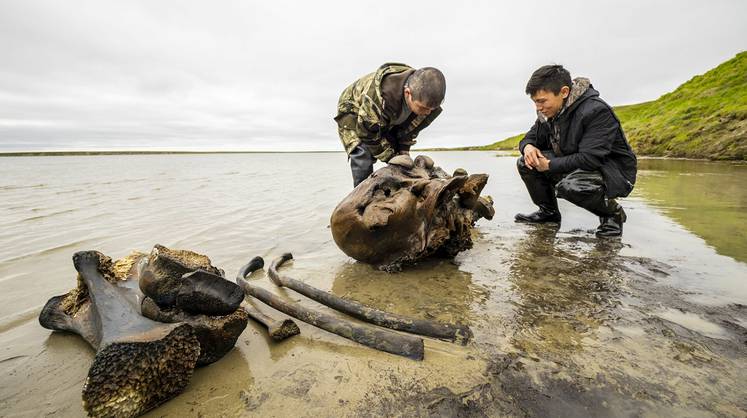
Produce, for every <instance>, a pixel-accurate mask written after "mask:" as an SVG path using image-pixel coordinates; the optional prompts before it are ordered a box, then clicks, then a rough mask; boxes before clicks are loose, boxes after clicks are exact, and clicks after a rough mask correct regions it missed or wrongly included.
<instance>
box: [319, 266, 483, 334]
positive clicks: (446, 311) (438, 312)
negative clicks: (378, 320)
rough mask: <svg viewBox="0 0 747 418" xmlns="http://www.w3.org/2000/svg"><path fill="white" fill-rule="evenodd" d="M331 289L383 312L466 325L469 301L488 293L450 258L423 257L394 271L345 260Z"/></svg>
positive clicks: (341, 295) (477, 299)
mask: <svg viewBox="0 0 747 418" xmlns="http://www.w3.org/2000/svg"><path fill="white" fill-rule="evenodd" d="M331 292H332V293H334V294H335V295H337V296H340V297H344V298H347V299H353V300H356V301H358V302H361V303H363V304H366V305H369V306H372V307H375V308H377V309H381V310H384V311H389V312H393V313H398V314H401V315H406V316H411V317H413V318H422V319H435V320H439V321H444V322H459V323H463V324H465V325H469V324H470V322H471V320H472V319H473V318H472V316H473V313H472V312H471V310H470V306H471V305H472V303H475V302H478V303H479V302H481V301H483V300H485V299H487V296H488V292H487V291H486V290H485V289H484V288H482V287H481V286H478V285H475V284H473V283H472V274H471V273H467V272H464V271H461V270H459V267H458V266H457V265H455V264H454V263H453V262H451V261H449V260H426V261H423V262H421V263H418V264H417V265H416V266H413V267H410V268H407V269H405V270H404V271H402V272H400V273H397V274H390V273H384V272H380V271H377V270H375V269H374V268H372V267H371V266H369V265H367V264H363V263H357V262H354V263H346V264H344V265H342V266H340V268H339V269H338V270H337V273H336V275H335V280H334V283H333V284H332V290H331Z"/></svg>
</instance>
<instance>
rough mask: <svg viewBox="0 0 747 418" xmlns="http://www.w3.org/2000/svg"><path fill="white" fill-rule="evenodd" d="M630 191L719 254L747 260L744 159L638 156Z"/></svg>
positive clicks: (746, 187) (746, 188) (745, 165)
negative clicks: (635, 178)
mask: <svg viewBox="0 0 747 418" xmlns="http://www.w3.org/2000/svg"><path fill="white" fill-rule="evenodd" d="M638 168H639V177H638V182H637V183H636V187H635V191H634V192H633V195H634V196H641V197H643V198H645V199H646V200H647V201H649V202H650V203H651V204H652V205H654V206H656V207H658V208H660V209H661V210H663V211H664V213H665V214H666V215H667V216H669V217H671V218H672V219H674V220H675V221H677V222H678V223H680V224H681V225H682V226H684V227H685V228H687V229H689V230H690V231H692V232H693V233H695V234H697V235H698V236H700V237H701V238H703V239H704V240H706V242H708V244H709V245H711V246H713V247H714V248H715V249H716V251H717V252H718V253H719V254H723V255H727V256H729V257H733V258H735V259H737V260H739V261H742V262H747V164H729V163H712V162H705V161H689V160H648V159H644V160H640V161H639V164H638Z"/></svg>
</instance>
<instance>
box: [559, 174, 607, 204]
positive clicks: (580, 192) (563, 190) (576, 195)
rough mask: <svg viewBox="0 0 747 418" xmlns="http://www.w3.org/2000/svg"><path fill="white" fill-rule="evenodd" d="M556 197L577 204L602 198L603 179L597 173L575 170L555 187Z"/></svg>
mask: <svg viewBox="0 0 747 418" xmlns="http://www.w3.org/2000/svg"><path fill="white" fill-rule="evenodd" d="M555 191H556V193H557V196H558V197H559V198H561V199H565V200H567V201H569V202H571V203H575V204H579V203H580V202H584V201H586V200H588V199H589V198H591V197H595V196H604V192H605V190H604V178H603V177H602V173H600V172H598V171H583V170H576V171H574V172H572V173H570V174H568V175H567V176H565V177H564V178H563V179H562V180H560V181H559V182H558V184H556V185H555Z"/></svg>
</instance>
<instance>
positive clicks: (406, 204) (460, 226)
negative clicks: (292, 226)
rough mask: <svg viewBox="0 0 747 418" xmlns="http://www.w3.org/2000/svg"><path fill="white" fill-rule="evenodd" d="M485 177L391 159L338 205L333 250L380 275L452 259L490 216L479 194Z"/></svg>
mask: <svg viewBox="0 0 747 418" xmlns="http://www.w3.org/2000/svg"><path fill="white" fill-rule="evenodd" d="M487 181H488V176H487V174H473V175H467V173H466V172H465V171H464V170H461V169H459V170H457V171H456V172H455V173H454V175H453V176H450V175H448V174H447V173H446V172H445V171H443V170H442V169H441V168H440V167H437V166H435V165H434V164H433V160H431V159H430V158H429V157H426V156H423V155H421V156H418V157H417V158H415V161H414V162H413V161H412V159H411V158H410V157H409V156H406V155H401V156H397V157H394V158H392V159H391V160H390V161H389V164H388V165H387V166H386V167H383V168H381V169H379V170H377V171H376V172H375V173H373V174H372V175H371V176H370V177H369V178H368V179H366V180H365V181H363V182H362V183H361V184H359V185H358V187H356V188H355V189H353V191H352V192H351V193H350V194H349V195H348V196H347V197H345V199H343V201H342V202H340V204H339V205H337V207H336V208H335V210H334V212H333V213H332V219H331V229H332V236H333V237H334V240H335V242H336V243H337V246H338V247H340V249H342V251H343V252H345V254H347V255H348V256H350V257H352V258H354V259H356V260H358V261H361V262H364V263H368V264H373V265H375V266H377V267H379V268H381V269H384V270H393V269H398V268H399V267H400V266H401V265H402V264H403V263H410V262H414V261H417V260H419V259H421V258H424V257H427V256H430V255H439V256H446V257H453V256H455V255H456V254H457V253H459V252H460V251H463V250H465V249H468V248H470V247H471V246H472V239H471V236H470V231H471V230H472V228H473V227H474V224H475V222H476V221H477V220H478V219H479V218H482V217H484V218H487V219H491V218H492V217H493V214H494V210H493V201H492V199H491V198H490V197H481V196H480V192H481V191H482V189H483V187H484V186H485V184H486V183H487Z"/></svg>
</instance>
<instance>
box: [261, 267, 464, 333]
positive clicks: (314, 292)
mask: <svg viewBox="0 0 747 418" xmlns="http://www.w3.org/2000/svg"><path fill="white" fill-rule="evenodd" d="M292 258H293V255H292V254H291V253H285V254H283V255H282V256H280V257H278V258H276V259H275V260H273V262H272V263H270V269H269V270H268V273H269V275H270V279H271V280H272V282H273V283H275V284H276V285H278V286H281V287H282V286H284V287H288V288H291V289H293V290H295V291H296V292H298V293H300V294H302V295H304V296H306V297H308V298H311V299H313V300H315V301H317V302H319V303H321V304H323V305H326V306H329V307H330V308H332V309H335V310H338V311H340V312H343V313H346V314H348V315H350V316H352V317H355V318H358V319H360V320H363V321H366V322H370V323H372V324H375V325H379V326H382V327H386V328H391V329H396V330H399V331H406V332H410V333H413V334H419V335H425V336H428V337H434V338H440V339H445V340H449V341H455V342H458V343H460V344H462V345H466V344H467V342H469V340H470V339H471V338H472V331H471V330H470V329H469V328H468V327H466V326H464V325H452V324H441V323H438V322H434V321H427V320H423V319H413V318H407V317H404V316H401V315H397V314H393V313H390V312H384V311H380V310H378V309H375V308H371V307H369V306H366V305H363V304H360V303H358V302H355V301H351V300H347V299H343V298H341V297H338V296H335V295H333V294H331V293H328V292H324V291H322V290H319V289H317V288H315V287H313V286H309V285H307V284H306V283H303V282H301V281H298V280H296V279H294V278H291V277H288V276H285V275H280V274H278V272H277V268H278V267H280V266H281V265H282V264H283V263H285V262H286V261H288V260H291V259H292Z"/></svg>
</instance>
